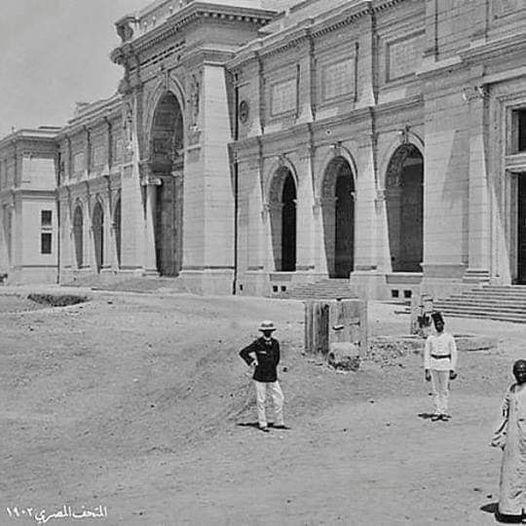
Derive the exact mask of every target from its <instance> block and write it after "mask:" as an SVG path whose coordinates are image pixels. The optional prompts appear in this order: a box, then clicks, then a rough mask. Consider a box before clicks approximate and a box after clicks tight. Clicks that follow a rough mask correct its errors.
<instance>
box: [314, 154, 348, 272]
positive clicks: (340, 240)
mask: <svg viewBox="0 0 526 526" xmlns="http://www.w3.org/2000/svg"><path fill="white" fill-rule="evenodd" d="M354 181H355V172H353V170H352V167H351V165H350V164H349V161H348V160H347V159H346V158H345V157H343V156H335V157H333V158H332V159H331V160H330V162H329V163H328V165H327V166H326V168H325V171H324V174H323V178H322V180H321V188H320V203H321V211H322V220H323V233H324V243H325V254H326V257H327V269H328V272H329V277H331V278H349V276H350V273H351V272H352V271H353V270H354V237H355V233H354V228H355V221H354V215H355V195H356V191H355V182H354Z"/></svg>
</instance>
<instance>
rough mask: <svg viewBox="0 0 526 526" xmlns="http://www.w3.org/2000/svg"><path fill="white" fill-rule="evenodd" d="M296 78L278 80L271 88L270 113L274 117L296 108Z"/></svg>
mask: <svg viewBox="0 0 526 526" xmlns="http://www.w3.org/2000/svg"><path fill="white" fill-rule="evenodd" d="M296 105H297V81H296V78H293V79H288V80H284V81H281V82H276V83H275V84H273V85H272V87H271V90H270V114H271V116H272V117H275V116H277V115H282V114H284V113H288V112H290V111H294V110H296Z"/></svg>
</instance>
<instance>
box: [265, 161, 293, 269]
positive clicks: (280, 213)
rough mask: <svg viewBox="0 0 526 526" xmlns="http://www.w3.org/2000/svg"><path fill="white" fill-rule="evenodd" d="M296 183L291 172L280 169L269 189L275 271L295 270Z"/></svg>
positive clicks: (284, 168) (286, 169)
mask: <svg viewBox="0 0 526 526" xmlns="http://www.w3.org/2000/svg"><path fill="white" fill-rule="evenodd" d="M296 197H297V190H296V181H295V180H294V176H293V175H292V173H291V171H290V170H289V169H288V168H286V167H282V168H280V169H279V170H278V172H277V173H276V174H275V176H274V179H273V181H272V185H271V189H270V201H269V205H270V224H271V231H272V248H273V252H274V265H275V268H276V271H278V272H279V271H281V272H294V271H295V270H296V238H297V218H296Z"/></svg>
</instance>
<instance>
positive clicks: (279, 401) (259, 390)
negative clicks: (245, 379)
mask: <svg viewBox="0 0 526 526" xmlns="http://www.w3.org/2000/svg"><path fill="white" fill-rule="evenodd" d="M254 386H255V388H256V407H257V410H258V423H259V427H266V426H267V416H266V414H265V402H266V400H267V389H268V390H269V391H270V394H271V396H272V403H273V404H274V413H275V415H276V418H275V420H274V424H275V425H277V426H282V425H283V423H284V422H283V401H284V400H285V397H284V396H283V391H282V390H281V387H280V385H279V382H277V381H276V382H257V381H256V380H254Z"/></svg>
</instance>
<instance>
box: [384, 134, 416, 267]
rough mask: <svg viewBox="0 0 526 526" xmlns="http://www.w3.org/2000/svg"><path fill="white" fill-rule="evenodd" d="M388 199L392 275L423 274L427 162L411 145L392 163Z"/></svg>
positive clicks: (393, 157)
mask: <svg viewBox="0 0 526 526" xmlns="http://www.w3.org/2000/svg"><path fill="white" fill-rule="evenodd" d="M385 199H386V208H387V225H388V229H389V249H390V253H391V266H392V271H393V272H422V268H421V266H420V265H421V263H422V260H423V252H424V225H423V223H424V159H423V157H422V154H421V153H420V151H419V150H418V148H417V147H416V146H414V145H412V144H404V145H402V146H400V147H399V148H398V149H397V150H396V151H395V153H394V154H393V156H392V157H391V160H390V162H389V166H388V168H387V174H386V184H385Z"/></svg>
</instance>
